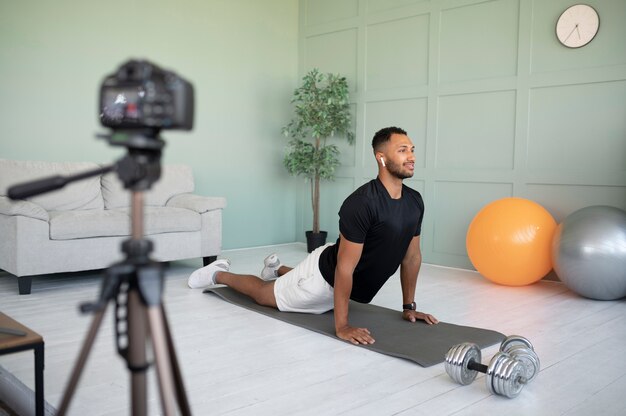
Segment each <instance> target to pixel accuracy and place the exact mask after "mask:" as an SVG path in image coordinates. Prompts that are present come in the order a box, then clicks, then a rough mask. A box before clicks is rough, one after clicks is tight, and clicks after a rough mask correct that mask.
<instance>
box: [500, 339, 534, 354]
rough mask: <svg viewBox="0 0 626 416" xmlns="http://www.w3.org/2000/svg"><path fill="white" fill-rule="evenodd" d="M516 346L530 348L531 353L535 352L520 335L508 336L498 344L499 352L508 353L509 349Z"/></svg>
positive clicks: (531, 345) (528, 342) (530, 344)
mask: <svg viewBox="0 0 626 416" xmlns="http://www.w3.org/2000/svg"><path fill="white" fill-rule="evenodd" d="M518 345H521V346H524V347H526V348H530V349H531V350H533V351H534V350H535V348H534V347H533V344H532V343H531V342H530V341H529V340H528V339H527V338H524V337H523V336H521V335H509V336H508V337H506V338H505V339H504V341H502V344H500V351H502V352H506V353H508V352H509V351H510V348H512V347H515V346H518Z"/></svg>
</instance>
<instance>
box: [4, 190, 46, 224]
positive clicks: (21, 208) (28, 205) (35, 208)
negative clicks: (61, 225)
mask: <svg viewBox="0 0 626 416" xmlns="http://www.w3.org/2000/svg"><path fill="white" fill-rule="evenodd" d="M0 214H4V215H8V216H16V215H22V216H24V217H30V218H35V219H38V220H43V221H48V219H49V217H48V211H46V210H45V209H43V208H42V207H41V206H40V205H37V204H35V203H34V202H31V201H26V200H18V201H12V200H11V199H9V198H8V197H6V196H0Z"/></svg>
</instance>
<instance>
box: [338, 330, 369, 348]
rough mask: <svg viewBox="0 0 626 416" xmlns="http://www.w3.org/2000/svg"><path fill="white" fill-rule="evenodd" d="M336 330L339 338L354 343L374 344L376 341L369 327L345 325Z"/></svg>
mask: <svg viewBox="0 0 626 416" xmlns="http://www.w3.org/2000/svg"><path fill="white" fill-rule="evenodd" d="M335 332H336V333H337V336H338V337H339V338H341V339H343V340H345V341H348V342H351V343H353V344H354V345H359V344H373V343H374V342H375V341H374V338H372V335H371V334H370V331H369V330H368V329H367V328H353V327H351V326H344V327H343V328H339V329H337V330H336V331H335Z"/></svg>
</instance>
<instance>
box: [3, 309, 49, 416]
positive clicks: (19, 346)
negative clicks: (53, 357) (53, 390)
mask: <svg viewBox="0 0 626 416" xmlns="http://www.w3.org/2000/svg"><path fill="white" fill-rule="evenodd" d="M43 346H44V342H43V338H42V336H41V335H39V334H38V333H36V332H35V331H33V330H31V329H30V328H28V327H26V326H24V325H22V324H20V323H19V322H17V321H16V320H15V319H12V318H11V317H10V316H8V315H5V314H3V313H2V312H0V355H5V354H12V353H14V352H19V351H28V350H33V351H34V353H35V414H36V415H37V416H43V409H44V399H43V367H44V363H43Z"/></svg>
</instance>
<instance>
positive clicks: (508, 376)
mask: <svg viewBox="0 0 626 416" xmlns="http://www.w3.org/2000/svg"><path fill="white" fill-rule="evenodd" d="M498 383H499V389H500V394H502V395H503V396H506V397H508V398H510V399H513V398H515V397H517V396H518V395H519V394H520V392H521V391H522V389H523V388H524V385H525V384H526V383H525V369H524V365H523V364H522V363H521V362H519V361H517V360H515V359H511V360H508V361H507V362H506V364H505V365H504V368H503V371H502V374H501V376H500V377H498Z"/></svg>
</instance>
